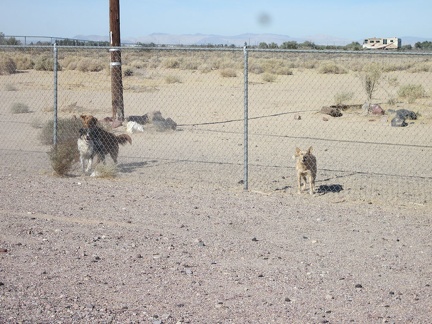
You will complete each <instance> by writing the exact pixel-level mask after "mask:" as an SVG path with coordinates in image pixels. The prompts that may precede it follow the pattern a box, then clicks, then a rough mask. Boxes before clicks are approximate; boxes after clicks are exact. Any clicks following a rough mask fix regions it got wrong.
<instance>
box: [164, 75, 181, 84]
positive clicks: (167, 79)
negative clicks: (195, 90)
mask: <svg viewBox="0 0 432 324" xmlns="http://www.w3.org/2000/svg"><path fill="white" fill-rule="evenodd" d="M165 82H166V83H168V84H172V83H181V80H180V78H179V77H177V76H175V75H167V76H166V77H165Z"/></svg>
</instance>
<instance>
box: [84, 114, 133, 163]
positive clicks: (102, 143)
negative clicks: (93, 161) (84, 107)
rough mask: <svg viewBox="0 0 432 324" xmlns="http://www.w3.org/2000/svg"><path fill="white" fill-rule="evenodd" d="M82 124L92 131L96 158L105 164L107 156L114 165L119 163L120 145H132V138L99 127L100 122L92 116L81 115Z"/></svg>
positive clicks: (91, 135)
mask: <svg viewBox="0 0 432 324" xmlns="http://www.w3.org/2000/svg"><path fill="white" fill-rule="evenodd" d="M80 118H81V120H82V123H83V125H84V127H85V128H88V129H89V130H90V137H91V139H92V140H93V142H94V143H95V144H96V147H95V148H96V156H97V157H98V160H102V162H103V163H105V155H107V154H109V155H110V156H111V158H112V159H113V161H114V163H117V157H118V153H119V144H121V145H125V144H126V143H129V144H132V138H131V137H130V136H129V135H127V134H120V135H115V134H113V133H110V132H108V131H106V130H104V129H102V128H101V127H99V126H98V125H97V123H98V120H97V119H96V117H94V116H92V115H81V116H80Z"/></svg>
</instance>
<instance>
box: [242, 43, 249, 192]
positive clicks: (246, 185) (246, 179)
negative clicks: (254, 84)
mask: <svg viewBox="0 0 432 324" xmlns="http://www.w3.org/2000/svg"><path fill="white" fill-rule="evenodd" d="M243 52H244V179H243V181H244V187H243V189H244V190H248V188H249V164H248V163H249V162H248V159H249V150H248V147H249V138H248V134H249V130H248V122H249V120H248V118H249V115H248V51H247V43H245V45H244V47H243Z"/></svg>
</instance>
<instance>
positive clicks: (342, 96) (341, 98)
mask: <svg viewBox="0 0 432 324" xmlns="http://www.w3.org/2000/svg"><path fill="white" fill-rule="evenodd" d="M353 97H354V93H352V92H339V93H336V94H335V96H334V101H335V104H336V105H342V104H344V103H346V102H348V101H350V100H351V99H352V98H353Z"/></svg>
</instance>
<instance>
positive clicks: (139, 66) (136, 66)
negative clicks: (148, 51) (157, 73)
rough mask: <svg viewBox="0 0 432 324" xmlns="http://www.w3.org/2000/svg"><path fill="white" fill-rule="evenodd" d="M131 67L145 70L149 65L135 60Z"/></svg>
mask: <svg viewBox="0 0 432 324" xmlns="http://www.w3.org/2000/svg"><path fill="white" fill-rule="evenodd" d="M130 66H131V67H133V68H134V69H138V70H139V69H144V68H146V67H147V63H146V62H144V61H142V60H133V61H132V62H131V63H130Z"/></svg>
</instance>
